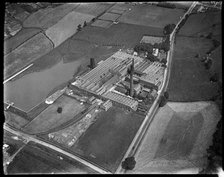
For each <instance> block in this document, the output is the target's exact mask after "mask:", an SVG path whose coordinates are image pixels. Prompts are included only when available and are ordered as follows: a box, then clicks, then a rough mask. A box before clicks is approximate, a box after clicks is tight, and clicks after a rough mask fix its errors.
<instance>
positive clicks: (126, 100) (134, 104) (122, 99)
mask: <svg viewBox="0 0 224 177" xmlns="http://www.w3.org/2000/svg"><path fill="white" fill-rule="evenodd" d="M102 96H103V97H105V98H108V99H110V100H111V101H113V102H115V103H118V104H121V105H125V106H127V107H129V108H131V109H133V110H134V111H136V110H137V108H138V101H136V100H134V99H133V98H131V97H128V96H126V95H122V94H119V93H116V92H113V91H110V92H107V93H105V94H103V95H102Z"/></svg>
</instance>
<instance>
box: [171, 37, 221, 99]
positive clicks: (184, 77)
mask: <svg viewBox="0 0 224 177" xmlns="http://www.w3.org/2000/svg"><path fill="white" fill-rule="evenodd" d="M211 46H212V42H211V41H210V40H209V39H201V38H189V37H177V41H176V44H175V49H174V50H175V51H174V55H173V59H172V66H171V76H170V80H169V85H168V92H169V100H170V101H181V102H183V101H202V100H210V99H211V98H212V97H213V96H215V95H216V94H217V91H218V85H217V84H216V83H211V82H210V75H209V72H208V71H207V70H206V69H205V67H204V65H203V63H202V62H201V61H200V58H196V57H195V56H196V54H200V55H201V56H204V55H205V53H206V52H207V51H208V50H209V49H210V48H211Z"/></svg>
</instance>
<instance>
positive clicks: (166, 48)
mask: <svg viewBox="0 0 224 177" xmlns="http://www.w3.org/2000/svg"><path fill="white" fill-rule="evenodd" d="M160 49H161V50H164V51H165V52H168V51H169V50H170V40H169V36H167V37H166V40H165V41H164V42H162V43H161V44H160Z"/></svg>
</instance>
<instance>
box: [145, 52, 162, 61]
mask: <svg viewBox="0 0 224 177" xmlns="http://www.w3.org/2000/svg"><path fill="white" fill-rule="evenodd" d="M146 58H147V59H149V60H150V61H151V62H154V61H158V60H159V59H158V58H157V57H155V56H154V55H152V54H151V53H148V54H147V57H146Z"/></svg>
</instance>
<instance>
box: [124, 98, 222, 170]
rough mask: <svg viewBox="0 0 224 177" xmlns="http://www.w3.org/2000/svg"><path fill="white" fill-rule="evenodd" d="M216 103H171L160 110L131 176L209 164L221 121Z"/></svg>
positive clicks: (141, 147)
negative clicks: (209, 152) (210, 153)
mask: <svg viewBox="0 0 224 177" xmlns="http://www.w3.org/2000/svg"><path fill="white" fill-rule="evenodd" d="M220 118H221V116H220V112H219V111H218V108H217V106H216V105H215V104H214V103H212V102H193V103H177V102H168V103H167V104H166V105H165V106H164V107H162V108H160V109H159V111H158V113H157V114H156V115H155V118H154V120H153V121H152V123H151V125H150V126H149V128H148V130H147V132H146V135H145V137H144V139H143V141H142V144H141V146H140V148H139V150H138V152H137V153H136V156H135V157H136V161H137V163H136V166H135V168H134V170H132V171H127V173H128V174H129V173H131V174H136V173H138V174H139V173H147V174H150V173H152V174H155V173H156V174H158V173H159V174H161V173H163V174H164V173H166V174H167V173H177V172H178V171H181V170H184V169H191V168H194V169H195V171H196V173H197V171H198V168H201V167H203V165H205V164H206V161H207V158H206V154H207V152H206V149H207V148H208V147H209V146H210V145H211V143H212V134H213V133H214V131H215V129H216V125H217V123H218V121H219V120H220Z"/></svg>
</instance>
